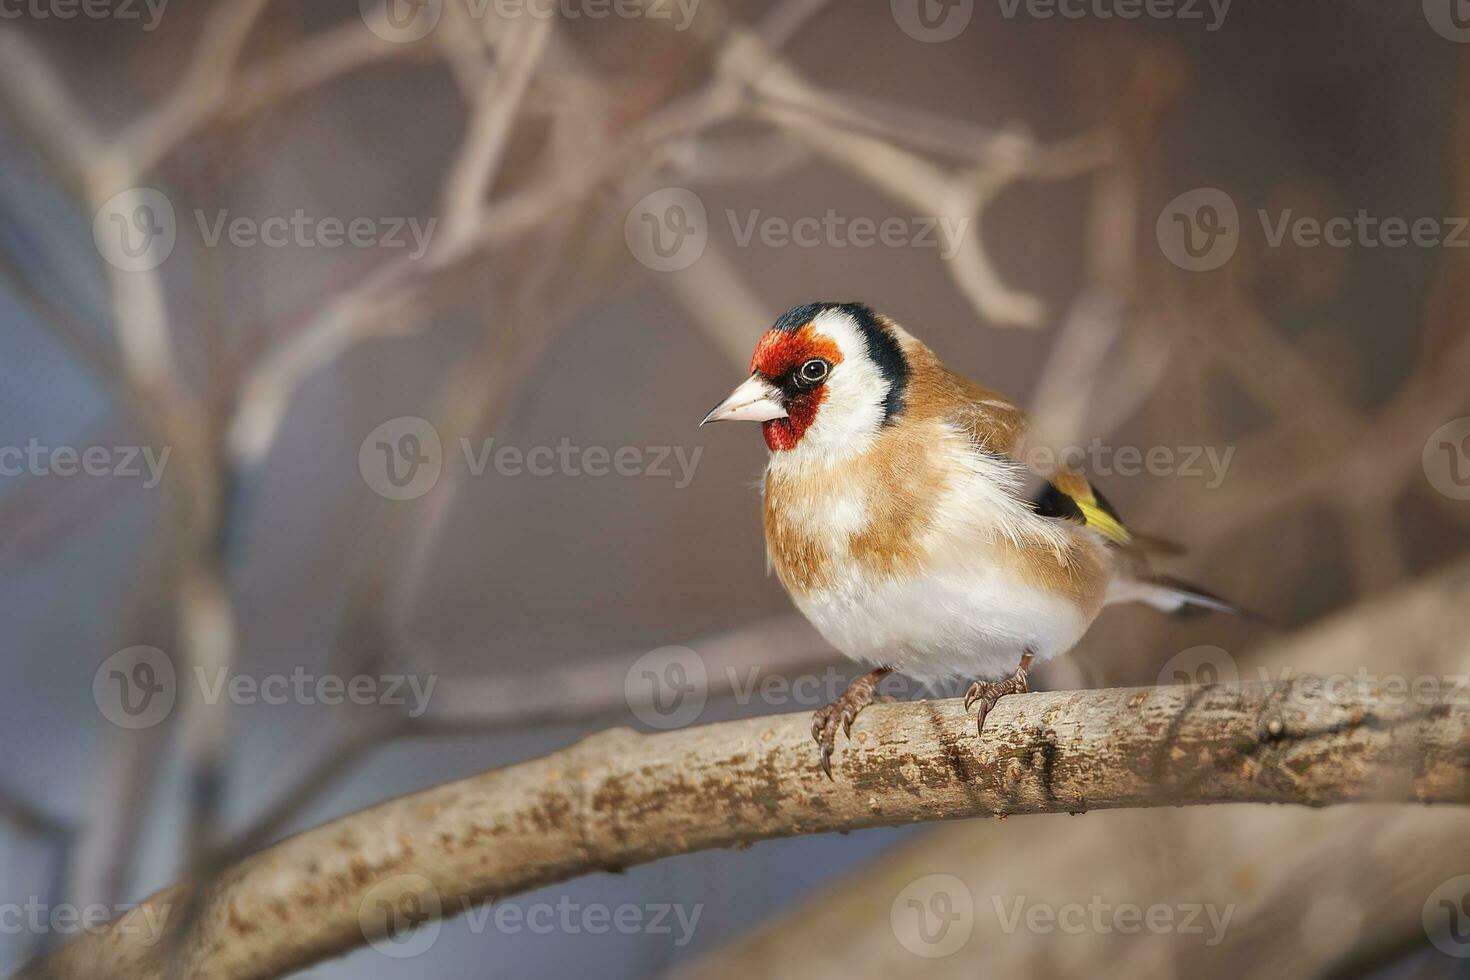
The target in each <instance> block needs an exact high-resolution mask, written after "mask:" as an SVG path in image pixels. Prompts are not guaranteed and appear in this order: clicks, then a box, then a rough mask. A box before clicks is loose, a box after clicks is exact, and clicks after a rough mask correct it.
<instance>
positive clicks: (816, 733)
mask: <svg viewBox="0 0 1470 980" xmlns="http://www.w3.org/2000/svg"><path fill="white" fill-rule="evenodd" d="M890 673H892V671H890V670H889V669H888V668H886V667H880V668H878V669H877V670H870V671H868V672H867V673H866V674H864V675H863V676H861V677H859V678H858V679H857V680H855V681H853V682H852V683H851V684H849V685H847V690H845V691H843V692H842V695H841V696H840V697H839V698H838V699H837V700H836V701H833V702H832V703H831V704H829V705H827V706H826V707H825V708H818V709H817V710H816V711H815V712H813V713H812V738H814V739H816V742H817V745H818V746H820V747H821V750H822V761H821V765H822V771H823V772H824V773H826V774H827V778H828V779H831V778H832V752H833V750H834V749H835V748H836V742H837V729H838V727H839V726H840V727H841V728H842V732H843V734H844V735H846V736H847V737H848V738H849V739H851V738H852V723H853V719H855V718H857V716H858V712H860V711H862V710H863V709H864V708H866V707H867V706H868V705H870V704H872V703H873V702H874V701H889V700H892V699H891V698H880V697H878V696H877V695H876V694H875V693H874V691H875V689H876V688H877V687H878V682H879V681H881V680H882V679H883V678H884V677H887V676H888V675H889V674H890Z"/></svg>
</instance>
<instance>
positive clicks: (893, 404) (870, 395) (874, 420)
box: [700, 303, 909, 455]
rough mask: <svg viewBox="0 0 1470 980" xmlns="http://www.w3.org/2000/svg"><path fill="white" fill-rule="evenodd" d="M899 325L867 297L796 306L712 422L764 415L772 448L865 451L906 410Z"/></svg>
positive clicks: (770, 333) (765, 340) (766, 338)
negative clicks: (865, 301) (873, 306)
mask: <svg viewBox="0 0 1470 980" xmlns="http://www.w3.org/2000/svg"><path fill="white" fill-rule="evenodd" d="M896 332H897V328H896V327H894V326H893V325H892V324H891V323H890V322H889V321H887V320H885V319H883V318H882V317H880V316H878V315H877V314H876V313H874V312H873V311H872V310H871V309H869V308H868V307H866V306H864V305H862V304H861V303H808V304H806V305H805V306H797V307H794V308H793V309H790V310H788V311H786V313H784V314H782V316H781V318H780V319H778V320H777V321H776V323H775V325H774V326H772V327H771V329H770V330H767V331H766V333H765V334H764V335H763V336H762V337H761V339H760V341H759V342H758V343H757V344H756V346H755V355H754V356H753V357H752V358H751V360H750V377H749V378H748V379H746V381H745V382H744V383H743V384H741V385H740V387H738V388H736V389H735V390H734V392H732V393H731V395H730V397H729V398H726V399H725V400H724V401H723V402H721V403H720V404H718V405H716V406H715V408H714V410H713V411H711V412H710V413H709V414H708V415H706V416H705V418H704V422H723V421H736V420H743V421H748V422H759V423H761V428H762V430H763V431H764V433H765V437H766V446H767V447H769V448H770V450H771V451H772V452H786V451H790V450H794V449H796V448H798V447H801V448H802V449H803V450H804V451H808V450H809V451H812V452H818V453H822V454H830V455H845V454H849V453H853V452H859V451H861V450H862V448H863V447H865V446H866V445H867V444H868V443H869V442H871V440H872V438H873V437H874V436H876V435H877V434H878V432H879V430H880V429H882V428H883V426H885V425H888V424H890V423H891V422H892V421H893V420H894V419H895V418H896V417H897V415H898V414H899V413H900V412H901V411H902V410H903V401H904V395H905V393H906V389H907V386H908V377H909V365H908V361H907V359H906V358H905V357H904V354H903V350H902V348H901V346H900V344H899V339H898V337H897V336H896ZM704 422H701V423H700V424H701V425H703V424H704Z"/></svg>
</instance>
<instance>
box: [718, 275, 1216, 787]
mask: <svg viewBox="0 0 1470 980" xmlns="http://www.w3.org/2000/svg"><path fill="white" fill-rule="evenodd" d="M750 367H751V374H750V377H749V378H748V379H746V381H745V382H744V383H743V384H741V385H740V386H739V387H738V388H736V389H735V391H734V392H733V393H732V394H731V395H730V397H728V398H726V399H725V400H724V401H723V402H721V403H720V404H719V405H717V406H715V408H714V409H713V410H712V411H711V412H710V413H709V414H708V415H707V416H705V419H704V422H701V423H700V424H701V425H703V424H704V423H705V422H719V421H729V420H746V421H751V422H759V423H761V428H762V429H763V431H764V434H765V440H766V446H767V448H769V450H770V460H769V463H768V465H767V467H766V472H765V483H764V492H763V495H762V496H763V504H764V511H765V536H766V548H767V553H768V555H769V564H770V567H771V568H774V569H775V572H776V574H777V576H779V578H780V580H781V584H782V585H783V586H785V588H786V591H787V592H788V593H789V594H790V596H791V598H792V600H793V601H794V602H795V604H796V606H797V608H799V609H800V610H801V611H802V613H803V614H804V615H805V616H806V617H807V619H809V620H810V621H811V623H812V625H814V626H815V627H816V628H817V630H818V631H819V632H820V633H821V634H822V636H823V637H825V638H826V639H827V641H828V642H830V643H831V644H832V645H833V646H835V647H836V648H837V649H838V650H840V651H842V653H844V654H845V655H847V656H848V657H850V658H852V659H853V660H855V661H858V662H859V663H862V664H865V665H867V666H870V667H872V668H873V669H872V670H871V671H870V672H869V673H867V674H864V675H863V676H862V677H860V678H858V679H857V680H855V681H853V682H852V684H850V685H849V686H848V688H847V690H846V692H845V693H843V695H842V696H841V697H839V698H838V699H837V700H836V701H834V702H832V703H831V704H830V705H827V706H826V707H824V708H822V709H820V710H819V711H817V712H816V715H815V717H814V719H813V722H812V737H813V738H814V739H816V742H817V744H818V745H819V746H820V750H821V759H820V765H821V768H822V770H823V771H824V772H825V773H826V774H827V776H828V777H829V778H830V777H831V775H832V766H831V759H832V752H833V747H834V743H835V740H836V736H837V729H838V727H839V726H840V727H841V728H842V729H843V731H844V732H846V733H847V734H848V735H849V737H850V736H851V728H852V722H853V719H854V718H856V717H857V714H858V712H860V711H861V710H862V709H863V708H864V707H866V706H867V705H868V704H871V703H872V702H873V701H874V700H875V699H876V697H875V693H874V690H875V687H876V685H877V683H878V681H880V680H881V679H882V678H883V677H884V676H885V675H887V674H889V673H891V672H893V671H898V672H900V673H902V674H905V675H907V676H910V677H913V678H915V679H917V680H920V681H924V682H929V683H933V682H937V681H942V680H953V679H955V678H960V679H963V680H973V683H972V684H971V685H970V688H969V691H968V692H967V693H966V695H965V707H966V709H969V708H971V707H973V706H974V705H976V704H977V703H978V705H979V708H978V710H977V716H978V717H977V721H976V728H977V731H981V732H983V730H984V725H985V716H986V714H987V713H988V712H989V711H990V710H991V709H992V708H993V707H994V706H995V703H996V701H998V700H999V699H1000V698H1001V697H1004V696H1005V695H1007V694H1013V693H1024V692H1025V691H1026V690H1027V685H1026V674H1027V671H1028V670H1029V669H1030V667H1031V664H1032V663H1033V662H1035V661H1045V660H1049V659H1051V658H1052V657H1055V656H1058V655H1060V654H1063V653H1066V652H1067V651H1068V650H1070V649H1071V648H1072V647H1073V646H1075V645H1076V643H1077V641H1078V640H1079V639H1081V637H1082V635H1083V633H1085V632H1086V631H1087V629H1088V627H1089V626H1090V625H1091V624H1092V621H1093V620H1094V619H1095V618H1096V617H1097V614H1098V612H1099V611H1100V610H1101V609H1102V608H1103V607H1104V606H1107V605H1112V604H1114V603H1119V602H1132V601H1142V602H1145V603H1148V604H1149V605H1152V606H1155V607H1157V608H1159V609H1161V610H1166V611H1178V610H1181V609H1183V608H1185V607H1197V608H1204V609H1215V610H1221V611H1229V612H1237V611H1239V610H1238V609H1237V608H1236V607H1235V606H1233V605H1232V604H1230V603H1228V602H1226V601H1224V600H1222V599H1220V598H1218V597H1216V596H1213V595H1210V594H1209V593H1207V592H1204V591H1202V590H1200V589H1197V588H1194V587H1193V586H1190V585H1187V584H1185V583H1183V582H1179V581H1177V580H1174V579H1169V578H1163V577H1160V576H1157V575H1155V574H1154V573H1153V572H1152V570H1151V569H1150V568H1149V563H1148V560H1147V558H1146V555H1145V552H1146V550H1148V549H1147V548H1146V546H1145V544H1146V542H1145V539H1142V538H1140V537H1137V536H1135V535H1133V534H1131V533H1130V532H1129V530H1128V529H1127V527H1125V526H1124V524H1123V522H1122V520H1121V519H1120V518H1119V517H1118V514H1117V512H1116V511H1115V510H1113V508H1112V507H1111V506H1110V505H1109V504H1108V502H1107V500H1106V499H1104V498H1103V496H1102V494H1100V493H1098V492H1097V491H1096V490H1095V489H1093V487H1092V486H1091V485H1090V484H1089V483H1088V481H1087V478H1086V477H1085V476H1084V475H1083V474H1082V473H1080V472H1078V471H1076V470H1074V469H1070V468H1054V469H1051V470H1050V471H1048V472H1041V471H1039V469H1038V467H1037V466H1035V465H1033V464H1028V462H1027V460H1028V454H1027V449H1028V445H1027V441H1026V439H1027V431H1026V418H1025V416H1024V414H1023V413H1022V412H1021V410H1020V409H1019V408H1017V407H1016V406H1015V405H1014V404H1013V403H1011V402H1010V401H1008V400H1007V399H1005V398H1002V397H1001V396H999V395H997V394H995V393H994V392H991V391H988V390H986V389H985V388H982V387H980V386H978V385H975V384H972V383H971V382H969V381H967V380H966V379H964V378H962V377H960V376H959V375H958V374H955V373H954V372H953V371H950V370H949V369H948V368H946V367H945V366H944V365H943V364H941V363H940V361H939V358H938V357H936V356H935V354H934V352H933V351H931V350H930V349H929V348H928V347H926V346H924V344H923V343H921V342H920V341H919V340H917V339H916V338H915V337H913V336H912V335H911V334H909V333H908V332H907V331H905V330H904V329H903V328H901V327H900V326H899V325H898V324H896V323H894V322H893V321H892V320H890V319H888V318H886V317H884V316H882V315H880V314H877V313H875V312H874V311H873V310H871V309H870V308H868V307H867V306H864V305H862V304H860V303H809V304H807V305H804V306H798V307H795V308H794V309H792V310H789V311H788V312H786V313H785V314H783V315H782V316H781V318H780V319H778V320H777V321H776V323H775V325H774V326H772V327H771V329H770V330H768V331H767V332H766V333H765V335H764V336H762V337H761V338H760V341H759V343H757V344H756V348H755V355H754V357H753V358H752V359H751V365H750ZM1033 455H1035V454H1033Z"/></svg>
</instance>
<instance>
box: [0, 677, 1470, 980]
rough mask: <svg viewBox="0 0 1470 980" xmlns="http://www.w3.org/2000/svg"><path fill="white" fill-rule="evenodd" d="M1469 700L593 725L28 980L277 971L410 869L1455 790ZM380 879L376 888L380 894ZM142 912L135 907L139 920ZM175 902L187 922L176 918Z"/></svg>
mask: <svg viewBox="0 0 1470 980" xmlns="http://www.w3.org/2000/svg"><path fill="white" fill-rule="evenodd" d="M1467 735H1470V708H1467V707H1465V706H1464V705H1451V704H1445V703H1427V704H1426V703H1408V702H1406V701H1404V700H1403V699H1398V698H1386V697H1382V696H1380V692H1378V691H1375V690H1372V689H1366V690H1355V691H1353V692H1351V693H1348V692H1344V691H1342V690H1334V691H1333V692H1332V696H1328V695H1327V693H1326V692H1325V691H1324V690H1323V689H1322V688H1321V687H1320V686H1318V685H1317V684H1316V683H1315V682H1314V680H1313V679H1312V678H1306V677H1303V678H1298V679H1297V680H1295V681H1292V682H1288V683H1282V684H1262V683H1252V684H1244V685H1229V686H1211V687H1160V688H1138V689H1113V690H1100V691H1077V692H1063V693H1046V694H1031V695H1025V696H1014V697H1009V698H1005V699H1003V700H1002V701H1001V702H1000V704H999V705H998V706H997V707H996V709H995V711H994V712H993V713H992V714H991V716H990V719H989V721H988V722H987V724H986V731H985V734H984V736H983V737H977V736H976V734H975V729H974V722H973V720H972V719H971V718H970V717H969V716H968V715H966V713H965V712H964V710H963V708H962V707H961V705H960V703H959V702H958V701H939V702H917V703H911V704H882V705H875V706H873V707H871V708H869V709H868V710H867V711H865V712H864V713H863V715H862V716H861V718H860V719H859V720H858V723H857V724H856V725H855V726H854V728H853V738H852V741H851V742H846V741H844V742H842V743H840V750H839V753H838V755H837V757H836V758H835V760H834V762H835V766H834V769H835V773H836V780H835V782H829V781H827V780H826V779H825V778H823V777H822V776H821V774H820V773H819V772H818V771H817V769H816V765H815V760H816V750H815V747H814V745H813V743H812V741H811V735H810V716H809V715H808V714H806V713H805V712H802V713H798V714H791V715H783V716H779V717H768V718H755V719H748V720H743V721H734V722H726V723H723V724H717V725H710V726H707V727H702V728H695V729H689V730H685V731H678V732H669V733H662V734H655V735H639V734H637V733H635V732H633V731H631V730H627V729H614V730H611V731H607V732H604V733H602V734H599V735H597V736H594V737H592V738H589V739H587V740H585V741H582V742H580V743H578V744H577V745H574V746H572V747H571V748H569V749H566V750H565V751H562V752H558V753H555V754H553V755H550V756H546V757H544V758H541V759H538V760H535V761H532V762H527V763H524V764H522V765H518V766H513V767H510V768H508V769H503V770H498V771H494V772H488V773H485V774H482V775H479V776H474V777H471V778H468V779H464V780H460V781H458V782H454V783H449V784H446V785H443V786H439V787H436V788H434V789H430V790H426V791H424V792H421V793H416V794H413V795H411V796H406V797H402V798H400V799H397V800H391V801H389V802H386V803H382V804H379V805H377V806H374V807H371V808H369V809H366V810H363V811H360V812H358V813H356V814H352V815H350V816H347V817H344V818H342V819H340V820H337V821H333V822H331V823H328V824H325V825H323V826H321V827H317V828H314V829H312V830H309V831H307V832H305V833H302V834H300V835H298V836H296V837H294V838H291V839H289V840H286V841H283V842H282V843H280V844H278V845H276V846H274V847H272V848H269V849H268V850H266V851H263V852H261V853H259V854H257V855H255V856H253V857H251V858H248V859H246V860H244V861H242V862H241V863H240V864H238V865H236V866H234V867H232V868H230V869H228V870H226V871H225V872H224V873H223V874H222V875H221V876H220V877H219V878H218V879H217V880H216V881H215V882H214V883H213V884H212V886H211V887H210V888H209V890H208V894H207V896H206V897H205V899H204V902H203V905H202V909H201V912H200V914H199V917H198V919H197V922H196V924H195V925H194V926H193V927H192V928H191V929H190V930H189V932H188V934H187V935H185V936H182V937H176V941H175V937H168V936H165V938H163V939H162V940H161V941H156V942H153V943H151V944H150V943H148V942H147V941H146V940H147V938H149V934H148V930H147V929H146V928H145V927H144V925H143V922H144V921H145V920H146V917H147V916H148V915H150V914H151V915H153V916H154V917H155V919H156V918H157V917H158V916H159V914H160V913H161V912H162V913H168V912H176V911H177V910H178V909H181V908H183V907H184V905H185V903H186V896H185V892H184V890H183V887H184V886H177V885H176V886H174V887H172V888H170V889H167V890H165V891H163V892H160V893H159V894H157V895H155V896H154V897H152V898H151V899H150V900H149V901H148V902H147V903H145V906H144V907H140V908H139V909H135V910H134V911H132V912H130V913H129V914H128V915H127V916H125V917H123V918H122V919H120V920H119V921H118V923H117V924H115V926H114V928H113V930H112V932H110V933H108V934H105V935H97V936H87V937H85V938H82V939H80V940H78V941H77V942H74V943H72V944H71V945H69V946H67V947H65V948H63V949H62V950H61V951H59V952H58V953H57V954H55V955H54V956H53V957H52V959H51V960H49V961H48V962H47V963H45V964H41V965H38V966H36V967H33V968H31V969H30V970H29V971H23V973H22V974H21V976H23V977H42V976H51V977H67V978H70V977H77V978H92V977H98V976H117V977H139V978H141V977H150V978H151V977H161V976H163V974H164V966H165V964H164V962H163V961H164V960H165V959H166V958H168V955H169V953H168V951H169V950H170V949H171V948H173V949H176V950H177V951H178V954H179V955H180V956H182V961H181V963H180V964H179V965H180V967H181V970H180V972H179V974H178V975H179V976H183V977H188V978H221V980H223V978H253V977H274V976H280V975H282V974H284V973H287V972H290V971H291V970H296V969H300V968H302V967H304V966H307V965H309V964H311V963H313V962H315V961H317V960H320V959H322V958H323V957H326V956H330V955H333V954H335V953H340V952H343V951H345V950H348V949H350V948H352V947H354V946H358V945H361V944H363V943H365V942H366V941H367V940H368V939H369V938H370V936H369V935H368V934H369V933H372V932H373V931H374V929H375V928H376V927H375V925H374V922H376V921H379V920H376V919H374V917H373V913H372V908H373V906H374V904H375V902H376V901H377V900H380V899H383V898H384V895H385V891H384V890H385V889H388V890H392V889H398V890H399V891H400V892H401V890H402V883H403V882H404V881H405V880H410V879H403V878H401V877H400V876H405V875H412V876H417V877H415V878H413V879H411V880H412V881H414V882H417V883H418V884H417V885H416V886H415V887H416V888H417V890H418V891H419V892H422V893H423V894H421V895H419V897H418V898H417V899H416V902H417V908H418V909H420V910H425V909H426V910H428V912H429V914H431V915H432V914H436V913H437V911H438V910H440V909H459V908H461V907H462V904H461V902H462V900H468V901H470V902H475V901H482V900H485V899H488V898H491V897H492V896H493V897H503V896H506V895H510V894H513V893H516V892H519V891H523V890H526V889H529V888H534V887H537V886H540V885H545V884H548V883H551V882H555V881H560V880H564V879H567V878H571V877H574V876H576V875H580V874H584V873H587V872H590V871H597V870H606V869H616V868H623V867H627V866H629V865H633V864H638V863H640V862H644V861H650V860H653V859H655V858H660V857H666V856H669V855H673V854H682V853H687V852H689V851H695V850H700V849H704V848H712V847H724V846H730V845H738V844H744V843H748V842H751V841H757V840H763V839H767V838H773V837H786V836H791V835H795V834H809V833H819V832H823V831H831V830H848V829H857V828H862V827H872V826H879V825H893V824H902V823H909V822H913V821H929V820H950V819H956V818H960V817H974V816H999V815H1012V814H1025V813H1049V812H1079V811H1084V810H1091V809H1098V808H1116V807H1148V806H1184V805H1191V804H1203V803H1223V802H1257V803H1263V802H1274V803H1299V804H1307V805H1311V806H1322V805H1326V804H1331V803H1343V802H1354V801H1416V802H1425V803H1429V802H1448V803H1467V802H1470V741H1467ZM399 897H401V896H400V895H399V893H398V892H394V894H393V895H391V896H389V899H390V900H391V901H394V902H396V901H397V900H398V898H399ZM140 917H141V918H140ZM180 918H182V917H180Z"/></svg>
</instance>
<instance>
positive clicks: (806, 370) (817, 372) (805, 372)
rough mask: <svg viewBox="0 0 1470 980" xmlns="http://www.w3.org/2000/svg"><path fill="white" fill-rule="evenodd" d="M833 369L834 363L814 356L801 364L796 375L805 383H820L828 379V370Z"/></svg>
mask: <svg viewBox="0 0 1470 980" xmlns="http://www.w3.org/2000/svg"><path fill="white" fill-rule="evenodd" d="M831 369H832V365H830V364H828V363H827V362H826V361H824V360H822V359H821V358H820V357H814V358H812V359H811V360H810V361H807V362H806V363H805V364H803V365H802V366H801V370H799V371H798V372H797V373H796V377H797V379H798V380H799V381H800V382H801V383H802V384H804V385H807V386H812V385H819V384H821V383H822V382H823V381H825V380H826V379H827V372H828V371H830V370H831Z"/></svg>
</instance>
